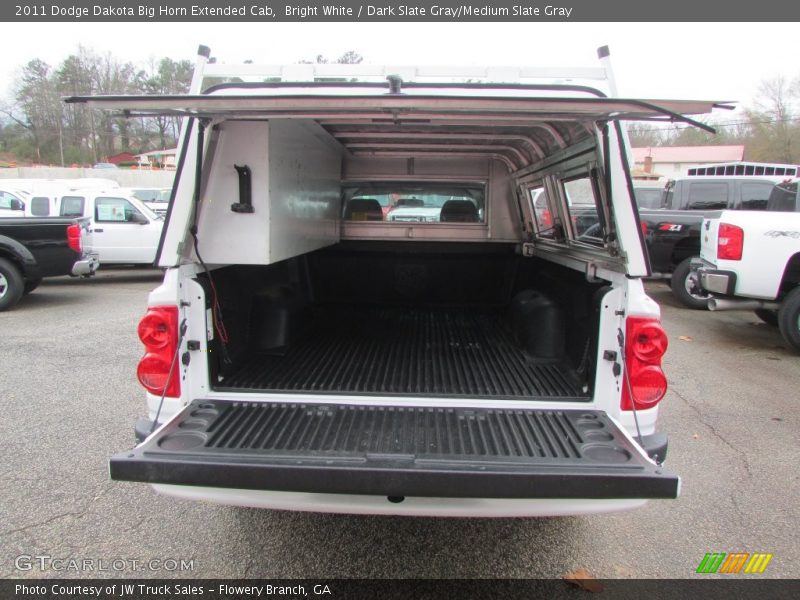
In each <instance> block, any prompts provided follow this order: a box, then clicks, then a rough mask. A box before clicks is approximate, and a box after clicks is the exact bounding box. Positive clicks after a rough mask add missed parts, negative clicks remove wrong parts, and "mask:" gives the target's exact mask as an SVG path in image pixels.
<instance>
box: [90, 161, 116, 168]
mask: <svg viewBox="0 0 800 600" xmlns="http://www.w3.org/2000/svg"><path fill="white" fill-rule="evenodd" d="M92 168H93V169H119V167H118V166H117V165H115V164H114V163H107V162H99V163H95V164H93V165H92Z"/></svg>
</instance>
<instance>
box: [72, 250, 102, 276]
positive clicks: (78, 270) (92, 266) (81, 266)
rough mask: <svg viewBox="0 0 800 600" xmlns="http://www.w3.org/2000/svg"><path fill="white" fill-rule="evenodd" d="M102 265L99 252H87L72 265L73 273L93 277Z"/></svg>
mask: <svg viewBox="0 0 800 600" xmlns="http://www.w3.org/2000/svg"><path fill="white" fill-rule="evenodd" d="M98 266H100V261H99V259H98V255H97V254H87V255H85V256H83V257H82V258H81V259H80V260H79V261H77V262H76V263H75V264H74V265H72V274H73V275H75V276H76V277H91V276H92V275H94V274H95V271H97V267H98Z"/></svg>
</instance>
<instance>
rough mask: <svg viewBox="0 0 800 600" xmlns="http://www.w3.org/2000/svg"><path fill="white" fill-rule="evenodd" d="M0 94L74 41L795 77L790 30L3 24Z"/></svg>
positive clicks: (670, 81)
mask: <svg viewBox="0 0 800 600" xmlns="http://www.w3.org/2000/svg"><path fill="white" fill-rule="evenodd" d="M4 29H5V31H4V36H3V41H4V48H5V50H6V53H5V57H4V59H3V61H2V64H0V81H2V86H0V93H2V94H3V96H4V97H8V95H9V93H10V90H11V89H12V82H13V79H14V77H15V75H16V73H17V72H18V67H19V66H21V65H23V64H24V63H25V62H27V61H28V60H30V59H33V58H41V59H43V60H45V61H46V62H48V63H50V64H51V65H57V64H58V63H59V62H60V61H61V60H63V59H64V58H65V57H66V56H67V55H68V54H69V53H71V52H73V51H75V49H76V48H77V46H78V44H79V43H81V44H83V45H85V46H87V47H89V48H91V49H93V50H95V51H97V52H100V53H106V52H111V53H112V54H113V55H114V56H116V57H118V58H119V59H122V60H131V61H134V62H138V63H144V62H146V60H147V59H148V58H149V57H156V58H160V57H162V56H170V57H172V58H174V59H183V58H188V59H193V58H194V53H195V51H196V49H197V45H198V44H201V43H202V44H206V45H208V46H210V47H211V49H212V54H213V55H214V56H216V57H218V59H219V60H220V61H221V62H241V61H243V60H245V59H252V60H253V61H254V62H262V63H270V64H276V63H293V62H297V60H299V59H303V58H308V59H312V58H313V57H315V56H316V55H318V54H323V55H325V56H327V57H329V58H336V57H338V56H339V55H341V54H343V53H344V52H346V51H348V50H355V51H356V52H358V53H360V54H362V55H363V56H364V57H365V62H368V63H373V64H395V65H397V64H419V65H434V64H435V65H513V66H522V65H528V66H596V65H597V59H596V53H595V52H596V49H597V48H598V47H599V46H602V45H605V44H608V45H609V46H610V47H611V57H612V60H613V64H614V70H615V75H616V79H617V84H618V87H619V92H620V95H623V96H629V97H641V98H705V99H714V100H736V101H739V102H742V103H750V102H751V101H752V99H753V98H754V96H755V95H756V93H757V88H758V84H759V81H761V80H762V79H764V78H767V77H773V76H775V75H783V76H785V77H786V78H787V79H789V80H792V79H795V78H797V77H798V76H800V61H798V57H800V35H798V34H797V25H796V24H794V23H755V24H748V23H704V24H700V23H625V24H613V23H546V24H544V23H542V24H539V23H424V24H416V23H252V24H251V23H234V24H221V23H220V24H214V23H191V24H188V23H186V24H184V23H124V24H118V23H111V24H109V23H42V24H32V23H24V24H15V25H13V27H9V26H6V27H5V28H4Z"/></svg>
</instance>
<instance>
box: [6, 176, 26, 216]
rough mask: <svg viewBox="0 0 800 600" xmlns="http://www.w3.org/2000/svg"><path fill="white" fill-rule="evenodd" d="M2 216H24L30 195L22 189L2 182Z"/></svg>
mask: <svg viewBox="0 0 800 600" xmlns="http://www.w3.org/2000/svg"><path fill="white" fill-rule="evenodd" d="M0 186H2V187H0V218H2V217H24V216H25V206H26V202H27V201H28V200H29V198H30V195H29V194H28V193H27V192H26V191H24V190H21V189H17V188H15V187H7V186H4V185H2V182H0Z"/></svg>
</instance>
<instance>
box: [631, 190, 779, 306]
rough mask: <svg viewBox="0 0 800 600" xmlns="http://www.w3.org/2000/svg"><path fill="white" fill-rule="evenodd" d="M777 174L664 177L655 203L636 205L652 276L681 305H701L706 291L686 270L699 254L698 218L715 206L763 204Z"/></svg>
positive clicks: (753, 206)
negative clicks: (655, 206)
mask: <svg viewBox="0 0 800 600" xmlns="http://www.w3.org/2000/svg"><path fill="white" fill-rule="evenodd" d="M782 179H784V178H783V177H765V176H761V177H757V176H754V175H753V176H746V175H741V176H729V177H721V176H692V177H681V178H678V179H675V180H671V181H669V182H667V184H666V186H665V187H664V191H663V196H662V201H661V206H662V208H660V209H650V208H640V209H639V217H640V219H641V222H642V230H643V232H644V235H645V241H646V244H647V251H648V255H649V258H650V268H651V270H652V277H653V278H658V279H670V287H671V288H672V293H673V295H674V296H675V297H676V298H677V299H678V300H679V301H680V302H681V303H682V304H683V305H684V306H686V307H688V308H694V309H706V308H707V305H708V294H707V293H706V292H704V291H703V290H702V289H700V287H699V286H698V285H697V282H696V281H695V279H694V276H693V275H692V270H691V263H692V260H693V259H695V258H697V257H698V256H699V255H700V226H701V224H702V222H703V218H704V217H705V216H707V215H708V214H710V213H713V212H714V211H718V210H720V209H725V208H727V209H733V210H763V209H764V208H766V205H767V199H768V198H769V194H770V192H771V190H772V188H773V186H774V185H775V184H776V183H779V182H780V181H781V180H782Z"/></svg>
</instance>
